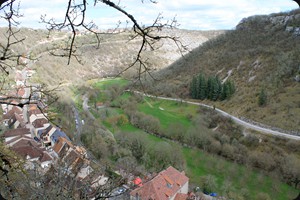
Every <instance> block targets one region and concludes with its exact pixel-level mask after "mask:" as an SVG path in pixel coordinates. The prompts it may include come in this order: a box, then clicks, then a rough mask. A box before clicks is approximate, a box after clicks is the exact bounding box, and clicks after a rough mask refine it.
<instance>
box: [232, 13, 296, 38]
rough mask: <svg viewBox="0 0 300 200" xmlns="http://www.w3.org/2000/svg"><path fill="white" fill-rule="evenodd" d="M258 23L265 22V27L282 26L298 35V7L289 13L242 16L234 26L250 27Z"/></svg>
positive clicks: (238, 28) (239, 27) (240, 27)
mask: <svg viewBox="0 0 300 200" xmlns="http://www.w3.org/2000/svg"><path fill="white" fill-rule="evenodd" d="M258 23H260V24H265V26H264V28H265V29H274V28H283V29H284V30H285V31H287V32H290V33H292V34H294V35H296V36H300V9H298V10H294V11H292V12H289V13H277V14H272V15H255V16H251V17H248V18H244V19H242V20H241V22H240V23H239V24H238V25H237V26H236V29H237V30H241V29H251V28H253V25H254V24H256V25H257V24H258Z"/></svg>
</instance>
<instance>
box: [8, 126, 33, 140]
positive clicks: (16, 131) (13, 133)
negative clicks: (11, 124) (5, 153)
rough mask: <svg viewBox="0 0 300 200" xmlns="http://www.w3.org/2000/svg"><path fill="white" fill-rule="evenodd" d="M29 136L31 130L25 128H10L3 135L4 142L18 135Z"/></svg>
mask: <svg viewBox="0 0 300 200" xmlns="http://www.w3.org/2000/svg"><path fill="white" fill-rule="evenodd" d="M23 136H27V137H31V132H30V130H29V129H27V128H17V129H10V130H7V131H5V132H4V134H3V137H4V141H5V142H9V141H10V140H13V139H15V138H18V137H23Z"/></svg>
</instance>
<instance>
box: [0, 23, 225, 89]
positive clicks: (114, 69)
mask: <svg viewBox="0 0 300 200" xmlns="http://www.w3.org/2000/svg"><path fill="white" fill-rule="evenodd" d="M5 31H6V29H5V28H0V34H3V33H4V32H5ZM223 32H224V31H188V30H181V29H165V30H163V31H161V32H160V33H159V34H161V35H168V36H174V37H178V38H179V40H180V41H181V42H182V44H183V45H185V46H187V47H188V49H189V50H192V49H194V48H196V47H198V46H199V45H200V44H202V43H203V42H205V41H207V40H209V39H211V38H214V37H216V36H217V35H219V34H221V33H223ZM3 35H4V34H3ZM131 35H132V32H131V31H125V32H121V33H118V34H103V35H101V44H100V47H99V48H98V45H97V39H96V37H95V36H94V35H92V34H89V33H82V34H78V36H77V37H76V46H77V47H78V48H77V51H76V54H77V55H78V59H79V60H80V61H81V62H80V63H79V62H78V61H77V60H76V59H75V58H73V59H72V60H71V64H70V65H67V61H68V60H67V58H63V57H60V56H53V55H50V54H49V51H51V50H57V49H61V48H65V44H66V42H68V41H70V37H71V35H70V34H69V33H66V32H52V33H51V34H48V32H47V31H46V30H33V29H27V28H22V29H21V30H20V32H19V33H18V34H17V36H18V37H19V38H23V37H24V38H26V39H25V40H24V42H23V43H19V44H17V45H15V46H14V47H13V50H14V51H17V52H19V53H21V54H24V55H26V56H28V57H30V58H32V59H34V61H33V62H31V61H30V62H29V64H28V66H29V67H31V68H33V69H35V70H37V75H38V76H36V79H37V80H35V81H38V82H43V83H46V84H50V85H55V84H57V83H59V82H65V83H70V84H72V83H74V82H76V83H78V82H80V81H81V80H83V79H89V78H99V77H106V76H115V75H117V74H118V73H120V72H121V71H122V70H124V69H125V68H127V67H128V66H129V65H130V64H131V63H132V62H133V60H134V59H135V56H136V54H137V52H138V49H139V47H140V45H141V41H140V40H138V39H134V40H132V39H131ZM0 40H1V41H0V42H1V44H2V43H3V44H4V43H5V37H2V38H0ZM156 47H160V48H159V49H157V50H155V51H146V52H143V56H144V58H145V59H148V60H147V62H148V63H149V66H150V67H151V68H152V69H154V70H159V69H162V68H164V67H167V66H168V65H170V64H171V63H173V62H174V61H175V60H176V59H178V58H179V57H180V56H181V53H180V52H179V50H178V48H177V46H176V44H175V43H174V42H172V41H171V40H162V41H160V42H159V43H158V44H157V45H156ZM56 53H58V54H59V55H61V52H56ZM185 53H187V52H184V54H185ZM136 70H137V69H135V68H132V69H131V70H128V71H127V72H126V73H124V75H125V76H127V77H131V76H132V75H136Z"/></svg>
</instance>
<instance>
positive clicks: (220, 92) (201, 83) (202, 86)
mask: <svg viewBox="0 0 300 200" xmlns="http://www.w3.org/2000/svg"><path fill="white" fill-rule="evenodd" d="M234 92H235V85H234V82H233V81H231V80H228V81H226V82H225V83H223V84H222V82H221V80H220V78H219V77H218V76H209V77H208V79H206V78H205V75H204V74H202V73H201V74H199V75H198V76H195V77H193V79H192V82H191V84H190V94H191V96H192V98H194V99H201V100H204V99H209V100H213V101H217V100H221V101H223V100H225V99H228V98H230V97H231V96H232V95H233V94H234Z"/></svg>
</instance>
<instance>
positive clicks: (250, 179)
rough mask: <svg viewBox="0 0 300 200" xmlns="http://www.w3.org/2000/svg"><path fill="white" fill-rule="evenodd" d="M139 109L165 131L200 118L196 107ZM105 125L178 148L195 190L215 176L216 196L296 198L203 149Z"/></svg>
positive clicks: (149, 105)
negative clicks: (231, 193) (194, 118)
mask: <svg viewBox="0 0 300 200" xmlns="http://www.w3.org/2000/svg"><path fill="white" fill-rule="evenodd" d="M118 82H119V83H121V84H124V85H125V84H126V81H122V80H121V79H114V80H108V81H104V82H103V83H102V81H101V82H100V83H95V84H94V86H96V87H97V88H100V89H104V88H105V87H107V86H109V85H112V84H115V83H118ZM129 97H130V95H129V94H128V93H125V94H123V95H122V96H121V97H120V98H124V99H128V98H129ZM137 107H138V110H139V111H140V112H143V113H145V114H148V115H152V116H154V117H156V118H157V119H159V121H160V123H161V126H162V128H163V129H165V130H166V129H168V127H169V126H170V125H171V124H173V123H181V124H182V125H183V126H184V127H186V128H189V127H191V126H193V124H192V122H191V121H190V120H189V118H188V115H191V116H194V115H196V114H197V106H194V105H187V104H182V103H180V102H173V101H166V100H157V99H152V98H145V101H143V102H141V103H139V104H138V105H137ZM110 109H113V110H115V111H114V112H112V113H116V114H123V111H122V110H121V109H120V108H110ZM104 125H105V126H106V127H107V128H108V129H110V130H111V131H112V132H115V131H124V132H130V133H132V134H142V135H144V136H146V137H147V138H148V139H149V142H150V143H152V144H153V145H154V144H155V143H156V142H163V141H164V142H168V143H171V144H172V145H176V146H177V147H178V149H180V151H181V152H182V154H183V156H184V160H185V163H186V170H185V171H186V173H187V176H188V177H189V178H190V184H191V185H193V186H200V184H201V181H200V179H201V177H203V176H206V175H212V176H214V177H215V178H216V182H217V187H218V188H217V190H216V192H217V193H219V194H222V193H224V191H225V189H224V188H225V187H229V191H231V192H234V193H237V194H242V196H243V197H244V199H247V200H248V199H249V200H252V199H253V200H255V199H257V198H256V195H257V194H259V193H265V194H268V195H269V196H270V197H271V199H272V200H287V199H292V198H295V196H296V195H297V192H298V191H297V190H296V189H294V188H293V187H290V186H288V185H287V184H285V183H282V182H279V181H277V180H275V179H272V178H270V177H268V176H265V175H263V174H262V173H261V172H259V171H256V170H253V169H251V168H249V167H246V166H243V165H239V164H237V163H234V162H229V161H226V160H225V159H224V158H222V157H219V156H215V155H211V154H209V153H206V152H204V151H202V150H200V149H196V148H194V149H191V148H187V147H183V146H182V145H180V144H178V143H175V142H173V141H170V140H166V139H161V138H159V137H156V136H154V135H151V134H148V133H146V132H144V131H143V130H140V129H138V128H136V127H134V126H132V125H131V124H130V123H127V124H124V125H122V126H117V127H113V126H112V125H111V124H109V123H108V122H107V121H105V122H104ZM223 195H224V194H223Z"/></svg>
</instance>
